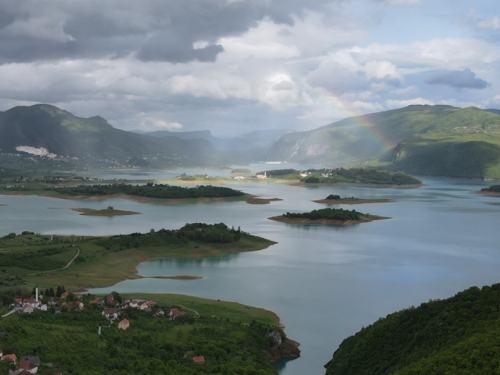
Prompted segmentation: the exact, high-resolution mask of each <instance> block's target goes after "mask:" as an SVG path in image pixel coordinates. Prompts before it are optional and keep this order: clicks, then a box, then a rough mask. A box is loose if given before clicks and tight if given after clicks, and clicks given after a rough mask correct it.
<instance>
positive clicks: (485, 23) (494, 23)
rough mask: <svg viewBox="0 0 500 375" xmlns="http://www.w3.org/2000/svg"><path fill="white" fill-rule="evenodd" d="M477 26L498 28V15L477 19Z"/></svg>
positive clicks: (499, 21) (499, 23)
mask: <svg viewBox="0 0 500 375" xmlns="http://www.w3.org/2000/svg"><path fill="white" fill-rule="evenodd" d="M477 27H479V28H480V29H491V30H498V29H500V17H499V16H495V17H493V18H490V19H486V20H481V21H478V23H477Z"/></svg>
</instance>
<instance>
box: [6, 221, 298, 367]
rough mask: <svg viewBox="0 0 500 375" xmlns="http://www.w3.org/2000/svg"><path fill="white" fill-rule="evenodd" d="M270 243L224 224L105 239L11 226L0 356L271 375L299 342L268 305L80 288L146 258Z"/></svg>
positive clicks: (114, 278)
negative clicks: (105, 292) (97, 292)
mask: <svg viewBox="0 0 500 375" xmlns="http://www.w3.org/2000/svg"><path fill="white" fill-rule="evenodd" d="M272 244H274V242H272V241H269V240H266V239H264V238H261V237H256V236H252V235H250V234H248V233H246V232H244V231H242V230H241V229H240V228H229V227H228V226H226V225H225V224H223V223H219V224H203V223H191V224H186V225H185V226H183V227H182V228H180V229H177V230H166V229H161V230H157V231H155V230H151V231H149V232H148V233H131V234H127V235H116V236H107V237H90V236H56V235H40V234H35V233H33V232H29V231H25V232H22V233H21V234H16V233H9V234H8V235H6V236H4V237H2V238H0V248H2V252H1V253H0V266H1V269H2V274H1V276H0V279H1V281H2V282H1V283H0V298H1V299H2V302H3V305H2V306H0V315H4V317H3V318H1V319H0V320H1V323H2V330H3V332H6V334H4V335H0V349H2V350H3V352H4V356H5V355H7V356H9V355H10V354H17V356H18V357H21V356H32V358H35V357H34V356H35V355H36V359H37V361H36V362H37V364H36V365H37V366H39V367H40V370H39V371H38V372H39V373H44V374H45V373H46V374H52V373H55V372H63V373H79V374H101V373H116V374H131V373H141V371H143V370H144V369H145V368H146V369H148V370H147V371H148V373H151V374H160V373H161V374H163V373H169V374H197V373H199V371H200V369H202V371H203V372H204V373H230V374H234V373H238V374H254V373H259V374H273V375H276V374H277V372H276V370H275V369H274V368H273V366H272V363H273V362H275V361H277V360H279V359H283V358H290V359H292V358H297V357H298V356H299V355H300V350H299V349H298V346H299V344H298V343H297V342H295V341H293V340H290V339H289V338H287V336H286V335H285V333H284V331H283V327H282V326H281V325H280V323H279V318H278V317H277V316H276V314H274V313H272V312H270V311H266V310H264V309H260V308H256V307H252V306H246V305H242V304H238V303H233V302H226V301H221V300H217V301H215V300H208V299H203V298H196V297H190V296H182V295H175V294H145V293H142V294H129V295H120V294H119V293H117V292H112V293H109V294H108V295H93V294H89V293H86V292H85V289H87V288H89V287H107V286H110V285H113V284H115V283H116V282H118V281H121V280H125V279H133V278H138V277H139V276H138V275H137V270H136V268H135V267H136V265H137V264H138V263H139V262H142V261H145V260H148V259H155V258H165V257H176V258H201V257H214V256H221V255H225V254H230V253H235V252H242V251H256V250H261V249H264V248H266V247H268V246H270V245H272ZM162 278H174V279H179V280H191V279H195V278H198V277H197V276H191V275H173V276H165V277H162ZM185 282H189V281H185ZM31 288H32V289H31ZM12 306H14V310H12V309H13V307H12ZM14 311H15V312H17V314H11V313H12V312H14ZM7 358H10V357H7ZM23 358H25V357H23ZM89 358H92V361H90V362H91V363H89V361H88V359H89ZM25 363H26V362H25ZM7 365H9V366H10V365H14V364H13V363H10V362H7V361H1V363H0V371H3V370H4V367H5V366H7ZM2 366H3V367H2ZM16 366H17V365H16ZM33 366H35V364H33ZM50 366H53V367H50ZM200 366H202V367H200ZM5 368H7V367H5ZM56 369H57V370H58V371H56ZM51 371H52V372H51Z"/></svg>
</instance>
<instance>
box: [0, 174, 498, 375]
mask: <svg viewBox="0 0 500 375" xmlns="http://www.w3.org/2000/svg"><path fill="white" fill-rule="evenodd" d="M272 167H273V168H275V167H276V166H272ZM258 168H259V166H252V171H254V172H255V171H259V170H260V169H258ZM268 169H269V168H268ZM182 172H183V171H180V172H179V173H182ZM186 172H189V171H186ZM156 173H157V172H156ZM167 173H172V172H165V175H163V176H162V175H161V173H160V174H157V175H155V177H154V178H158V179H161V178H165V176H167ZM176 173H177V171H176ZM204 173H208V174H212V173H218V172H217V171H209V172H204ZM117 176H121V177H116V178H132V177H130V176H131V175H129V174H127V173H118V174H117ZM149 177H150V175H149V174H148V173H146V175H143V177H142V178H149ZM114 178H115V177H114ZM134 178H137V177H134ZM422 180H423V182H424V184H425V186H423V187H420V188H410V189H405V188H366V187H297V186H288V185H282V184H274V183H269V182H253V183H251V182H247V183H245V182H241V183H234V184H228V185H226V186H229V187H233V188H236V189H239V190H242V191H244V192H247V193H250V194H255V195H258V196H261V197H265V198H274V197H277V198H282V199H283V201H278V202H272V203H271V204H268V205H250V204H247V203H244V202H232V203H210V204H193V205H187V204H183V205H154V204H142V203H137V202H134V201H129V200H123V199H112V200H106V201H100V202H91V201H69V200H62V199H51V198H43V197H16V196H0V204H6V205H8V206H5V207H0V235H5V234H7V233H9V232H16V233H20V232H21V231H23V230H30V231H34V232H39V233H44V234H65V235H67V234H75V235H105V234H120V233H130V232H137V231H139V232H146V231H149V230H150V229H155V230H158V229H161V228H167V229H176V228H179V227H181V226H182V225H184V224H185V223H187V222H206V223H217V222H224V223H226V224H227V225H228V226H235V227H238V226H240V227H241V229H242V230H244V231H246V232H250V233H251V234H254V235H258V236H262V237H265V238H268V239H270V240H273V241H276V242H277V244H276V245H273V246H271V247H269V248H267V249H264V250H261V251H257V252H251V253H242V254H233V255H230V256H227V257H222V258H216V259H205V260H176V259H162V260H156V261H150V262H145V263H142V264H140V265H139V266H138V271H139V273H140V274H141V275H142V276H146V277H147V276H175V275H196V276H202V277H203V279H200V280H190V281H179V280H160V279H151V278H145V279H140V280H130V281H125V282H121V283H119V284H117V285H114V286H112V287H110V288H102V289H93V290H92V292H93V293H107V292H109V291H112V290H116V291H118V292H120V293H131V292H150V293H181V294H189V295H195V296H199V297H206V298H212V299H221V300H229V301H237V302H241V303H244V304H248V305H253V306H258V307H263V308H266V309H269V310H272V311H274V312H276V313H277V314H278V315H279V316H280V318H281V321H282V323H283V324H284V325H285V326H286V330H285V332H286V334H287V335H288V336H289V337H290V338H292V339H294V340H297V341H299V342H300V343H301V347H300V349H301V351H302V356H301V358H299V359H297V360H294V361H289V362H284V363H281V364H280V365H279V371H280V373H281V374H283V375H299V374H300V375H302V374H306V373H307V374H324V371H325V370H324V368H323V366H324V364H326V363H327V362H328V361H329V360H330V359H331V357H332V353H333V352H334V350H335V349H336V348H337V347H338V345H339V344H340V343H341V342H342V340H343V339H344V338H346V337H347V336H349V335H352V334H354V333H356V332H357V331H358V330H359V329H361V328H362V327H363V326H367V325H369V324H371V323H373V322H375V321H376V320H377V319H378V318H380V317H384V316H386V315H387V314H389V313H391V312H394V311H396V310H400V309H403V308H407V307H409V306H412V305H414V306H417V305H419V304H420V303H422V302H427V301H428V300H429V299H438V298H447V297H450V296H452V295H454V294H456V293H457V292H459V291H461V290H463V289H466V288H468V287H470V286H474V285H477V286H483V285H488V284H493V283H497V282H499V281H500V276H499V273H498V269H499V266H500V249H499V247H498V243H499V240H500V234H499V232H498V228H500V198H496V197H487V196H481V195H477V194H473V193H472V192H473V191H477V190H479V189H481V188H482V187H485V186H489V185H491V183H488V182H482V181H469V180H460V179H440V178H424V179H422ZM329 194H339V195H341V196H342V197H344V196H348V197H350V196H355V197H358V198H387V199H392V200H393V201H394V202H391V203H376V204H363V205H356V206H340V207H343V208H349V209H352V208H354V209H356V210H357V211H360V212H364V213H370V214H375V215H381V216H389V217H391V219H389V220H381V221H375V222H371V223H365V224H360V225H354V226H348V227H331V226H321V225H299V226H297V225H291V224H284V223H279V222H275V221H271V220H268V219H267V218H268V217H270V216H276V215H280V214H283V213H286V212H287V211H310V210H313V209H320V208H323V207H326V206H325V205H321V204H317V203H313V202H312V200H317V199H322V198H325V197H326V196H327V195H329ZM109 205H112V206H113V207H114V208H115V209H120V210H130V211H137V212H141V213H142V215H135V216H116V217H110V218H108V217H92V216H80V215H78V213H76V212H73V211H71V210H69V208H77V207H88V208H105V207H107V206H109Z"/></svg>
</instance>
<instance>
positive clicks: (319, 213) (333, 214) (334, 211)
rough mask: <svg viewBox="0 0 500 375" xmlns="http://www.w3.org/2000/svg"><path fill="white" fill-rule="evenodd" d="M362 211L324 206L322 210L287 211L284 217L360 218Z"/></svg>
mask: <svg viewBox="0 0 500 375" xmlns="http://www.w3.org/2000/svg"><path fill="white" fill-rule="evenodd" d="M361 215H362V214H361V213H360V212H357V211H355V210H351V211H349V210H344V209H343V208H323V209H321V210H313V211H311V212H303V213H292V212H287V213H286V214H283V215H282V216H283V217H286V218H289V219H309V220H319V219H328V220H341V221H347V220H359V219H360V218H361Z"/></svg>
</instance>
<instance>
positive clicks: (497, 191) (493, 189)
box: [477, 185, 500, 196]
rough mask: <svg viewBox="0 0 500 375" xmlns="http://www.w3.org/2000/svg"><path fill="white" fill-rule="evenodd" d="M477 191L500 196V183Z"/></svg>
mask: <svg viewBox="0 0 500 375" xmlns="http://www.w3.org/2000/svg"><path fill="white" fill-rule="evenodd" d="M477 193H479V194H484V195H495V196H500V185H491V186H490V187H487V188H483V189H481V190H480V191H478V192H477Z"/></svg>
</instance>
